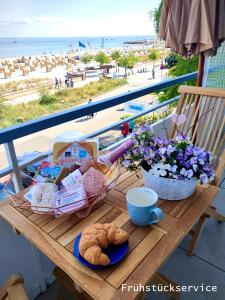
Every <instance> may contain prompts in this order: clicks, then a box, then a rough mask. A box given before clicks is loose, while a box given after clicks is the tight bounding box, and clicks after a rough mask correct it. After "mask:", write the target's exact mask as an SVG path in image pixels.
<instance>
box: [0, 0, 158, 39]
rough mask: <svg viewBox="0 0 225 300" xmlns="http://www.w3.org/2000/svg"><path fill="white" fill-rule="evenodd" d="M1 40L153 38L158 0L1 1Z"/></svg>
mask: <svg viewBox="0 0 225 300" xmlns="http://www.w3.org/2000/svg"><path fill="white" fill-rule="evenodd" d="M0 1H1V3H0V37H50V36H52V37H56V36H63V37H66V36H118V35H152V34H154V27H153V24H152V22H151V21H150V19H149V16H148V12H149V11H152V10H154V8H156V7H157V6H158V4H159V2H160V0H39V1H38V0H0Z"/></svg>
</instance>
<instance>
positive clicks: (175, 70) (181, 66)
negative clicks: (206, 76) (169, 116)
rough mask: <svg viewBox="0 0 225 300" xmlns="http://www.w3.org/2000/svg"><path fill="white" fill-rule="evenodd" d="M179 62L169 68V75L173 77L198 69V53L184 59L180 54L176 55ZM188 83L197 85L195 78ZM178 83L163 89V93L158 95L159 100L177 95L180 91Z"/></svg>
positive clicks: (162, 100)
mask: <svg viewBox="0 0 225 300" xmlns="http://www.w3.org/2000/svg"><path fill="white" fill-rule="evenodd" d="M176 57H177V63H176V64H175V65H174V67H172V68H171V69H170V70H169V75H170V76H172V77H176V76H182V75H185V74H188V73H192V72H195V71H197V70H198V55H196V56H194V57H192V58H189V59H184V58H182V57H181V56H180V55H178V54H177V55H176ZM187 84H188V85H195V84H196V81H195V79H193V80H189V81H188V82H187ZM178 88H179V84H178V85H174V86H171V87H169V88H166V89H164V90H163V92H164V93H163V94H162V95H160V96H159V97H158V100H159V102H164V101H166V100H169V99H172V98H174V97H175V96H177V95H179V93H178Z"/></svg>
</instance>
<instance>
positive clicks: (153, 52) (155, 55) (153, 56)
mask: <svg viewBox="0 0 225 300" xmlns="http://www.w3.org/2000/svg"><path fill="white" fill-rule="evenodd" d="M148 59H149V60H150V61H152V75H153V76H152V77H153V79H154V78H155V62H156V61H157V60H159V59H160V52H159V51H158V50H157V49H155V48H152V49H150V50H149V54H148Z"/></svg>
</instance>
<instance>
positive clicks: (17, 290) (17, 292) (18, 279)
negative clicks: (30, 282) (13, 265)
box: [0, 274, 29, 300]
mask: <svg viewBox="0 0 225 300" xmlns="http://www.w3.org/2000/svg"><path fill="white" fill-rule="evenodd" d="M23 282H24V279H23V277H22V276H21V275H20V274H13V275H12V276H11V277H10V278H9V279H8V280H7V282H6V283H5V284H4V286H3V287H2V288H0V300H29V299H28V296H27V294H26V292H25V290H24V287H23Z"/></svg>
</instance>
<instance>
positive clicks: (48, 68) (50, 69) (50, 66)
mask: <svg viewBox="0 0 225 300" xmlns="http://www.w3.org/2000/svg"><path fill="white" fill-rule="evenodd" d="M51 71H52V65H51V64H47V65H46V72H51Z"/></svg>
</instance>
